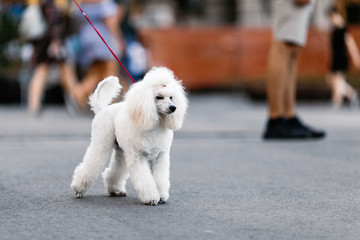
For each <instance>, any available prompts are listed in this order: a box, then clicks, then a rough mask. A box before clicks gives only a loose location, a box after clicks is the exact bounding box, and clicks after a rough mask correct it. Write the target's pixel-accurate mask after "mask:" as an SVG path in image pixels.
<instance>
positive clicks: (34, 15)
mask: <svg viewBox="0 0 360 240" xmlns="http://www.w3.org/2000/svg"><path fill="white" fill-rule="evenodd" d="M46 29H47V23H46V21H45V19H44V16H43V14H42V12H41V9H40V6H39V5H37V4H35V5H30V6H28V7H27V8H26V9H25V10H24V12H23V14H22V16H21V20H20V24H19V33H20V36H21V38H23V39H24V40H27V41H32V40H38V39H40V38H41V37H42V36H44V34H45V32H46Z"/></svg>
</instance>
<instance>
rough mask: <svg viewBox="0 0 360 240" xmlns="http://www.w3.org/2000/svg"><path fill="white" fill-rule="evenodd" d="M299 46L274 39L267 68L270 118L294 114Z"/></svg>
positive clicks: (288, 116) (292, 115)
mask: <svg viewBox="0 0 360 240" xmlns="http://www.w3.org/2000/svg"><path fill="white" fill-rule="evenodd" d="M298 52H299V47H298V46H296V45H294V44H290V43H285V42H278V41H274V42H273V44H272V47H271V50H270V54H269V59H268V69H267V95H268V105H269V117H270V118H271V119H275V118H281V117H287V118H290V117H294V116H295V97H296V96H295V95H296V73H297V56H298Z"/></svg>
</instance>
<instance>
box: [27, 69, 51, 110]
mask: <svg viewBox="0 0 360 240" xmlns="http://www.w3.org/2000/svg"><path fill="white" fill-rule="evenodd" d="M48 72H49V65H48V64H47V63H40V64H38V65H37V66H36V68H35V70H34V74H33V76H32V78H31V80H30V85H29V95H28V110H29V112H30V113H31V114H35V115H36V114H38V113H39V112H40V110H41V105H42V98H43V93H44V89H45V84H46V78H47V75H48Z"/></svg>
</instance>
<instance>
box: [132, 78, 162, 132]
mask: <svg viewBox="0 0 360 240" xmlns="http://www.w3.org/2000/svg"><path fill="white" fill-rule="evenodd" d="M126 107H127V111H128V113H129V115H130V118H131V120H132V121H133V122H134V123H135V125H136V126H138V127H139V128H141V129H143V130H150V129H152V128H153V127H154V126H155V125H156V124H157V123H158V122H159V115H158V113H157V110H156V105H155V99H154V93H153V89H152V88H151V87H149V86H146V85H145V84H144V83H143V82H137V83H135V84H133V85H132V86H131V88H130V90H129V91H128V92H127V95H126Z"/></svg>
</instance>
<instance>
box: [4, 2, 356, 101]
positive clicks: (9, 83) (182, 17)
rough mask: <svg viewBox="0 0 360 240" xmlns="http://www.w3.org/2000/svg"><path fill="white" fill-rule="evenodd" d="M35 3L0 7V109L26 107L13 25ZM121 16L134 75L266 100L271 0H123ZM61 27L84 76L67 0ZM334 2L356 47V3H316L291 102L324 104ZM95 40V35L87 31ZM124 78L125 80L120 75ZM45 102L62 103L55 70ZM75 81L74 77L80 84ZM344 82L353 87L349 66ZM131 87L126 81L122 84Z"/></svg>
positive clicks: (28, 71) (21, 48)
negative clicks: (164, 76) (160, 71)
mask: <svg viewBox="0 0 360 240" xmlns="http://www.w3.org/2000/svg"><path fill="white" fill-rule="evenodd" d="M38 2H39V1H37V0H26V1H25V0H23V1H20V0H11V1H10V0H5V1H4V0H2V1H1V2H0V104H14V105H26V100H27V91H28V87H29V80H30V78H31V75H32V71H33V67H32V66H31V64H30V59H31V55H32V51H33V49H32V47H31V44H30V43H29V42H28V41H27V40H25V39H23V38H22V37H21V34H20V32H19V25H20V21H21V18H22V15H23V13H24V11H25V9H26V7H27V6H29V5H32V4H38ZM115 2H116V4H119V5H120V6H121V7H122V9H123V11H124V13H123V17H122V18H121V19H120V21H119V23H118V27H119V29H120V30H121V32H122V34H123V38H124V40H125V42H126V55H124V57H123V58H122V60H123V61H124V63H125V66H126V67H127V69H128V70H129V72H130V73H131V74H132V75H133V76H136V78H141V76H142V74H143V73H144V72H145V71H146V70H147V69H149V68H150V67H151V66H159V65H164V66H167V67H169V68H171V69H172V70H173V71H174V72H175V74H176V75H177V76H178V77H179V79H182V80H183V83H184V85H185V87H186V88H187V90H189V91H190V92H202V91H241V92H244V93H246V94H247V96H249V97H250V98H252V99H257V100H265V79H264V75H265V69H266V61H267V55H268V50H269V46H270V42H271V17H272V13H273V2H274V1H272V0H132V1H130V0H128V1H119V0H117V1H116V0H115ZM55 3H56V6H57V7H58V8H59V9H60V12H61V16H62V21H63V23H64V26H65V34H66V36H65V39H66V47H67V48H68V50H69V51H68V52H70V53H71V54H68V55H67V58H68V59H67V61H68V62H69V63H71V65H72V66H73V67H74V69H76V74H77V76H78V78H79V79H81V76H82V74H83V72H82V71H81V69H80V67H79V64H78V61H79V58H81V52H78V51H77V49H78V48H77V45H78V44H79V43H78V42H77V38H76V36H77V33H78V32H77V29H76V25H77V23H76V21H77V19H76V18H74V15H75V14H78V11H79V9H78V8H77V7H76V5H74V3H73V1H72V0H55ZM331 4H336V6H337V7H338V9H340V11H341V13H342V15H343V16H344V17H345V19H346V20H347V23H348V27H349V31H350V32H351V33H352V35H353V36H354V38H355V40H356V43H357V45H358V46H360V0H340V1H333V0H320V1H317V3H316V7H315V12H314V14H313V17H312V20H311V28H310V32H309V37H308V43H307V45H306V47H305V48H304V49H303V51H302V52H301V57H300V61H299V73H298V76H299V81H298V98H299V99H306V100H329V101H330V88H329V87H328V85H327V84H326V83H325V76H326V74H327V72H328V69H329V64H330V23H329V19H328V15H327V10H328V9H329V6H330V5H331ZM93 37H94V38H98V36H97V35H96V33H95V32H94V36H93ZM121 73H122V75H123V79H127V77H126V75H125V74H123V72H122V71H121ZM47 78H48V79H47V83H46V90H45V93H44V102H46V104H64V98H63V90H62V88H61V86H60V81H59V70H58V69H57V66H54V67H53V68H51V71H50V74H49V75H48V76H47ZM79 81H81V80H79ZM348 81H349V82H350V83H351V85H353V86H354V87H355V88H356V89H360V73H359V71H356V70H355V69H354V68H353V67H352V68H351V70H350V72H349V74H348ZM128 82H129V83H130V81H128Z"/></svg>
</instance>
